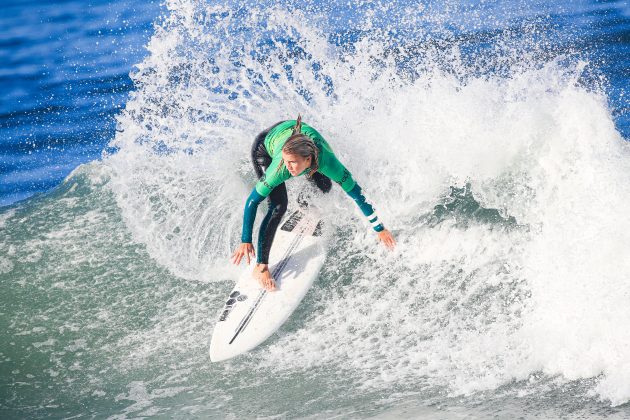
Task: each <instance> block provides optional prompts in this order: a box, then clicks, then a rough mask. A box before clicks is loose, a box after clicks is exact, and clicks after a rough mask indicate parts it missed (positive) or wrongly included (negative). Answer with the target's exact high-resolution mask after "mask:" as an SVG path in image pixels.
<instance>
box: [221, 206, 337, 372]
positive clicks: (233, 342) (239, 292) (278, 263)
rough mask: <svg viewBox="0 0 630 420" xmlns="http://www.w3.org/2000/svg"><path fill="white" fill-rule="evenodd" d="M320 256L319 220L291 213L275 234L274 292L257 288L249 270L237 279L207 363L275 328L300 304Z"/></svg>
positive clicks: (251, 343) (257, 340) (249, 344)
mask: <svg viewBox="0 0 630 420" xmlns="http://www.w3.org/2000/svg"><path fill="white" fill-rule="evenodd" d="M325 258H326V240H325V238H324V236H323V235H322V222H321V220H320V218H319V217H318V216H317V215H316V213H315V212H313V211H306V212H305V211H303V210H297V211H295V212H293V213H292V214H291V216H289V217H288V219H287V220H286V221H285V222H284V223H283V224H282V226H281V227H280V229H278V231H277V232H276V236H275V239H274V241H273V246H272V247H271V253H270V255H269V269H270V271H271V275H272V277H273V278H274V279H275V281H276V291H273V292H268V291H266V290H265V289H263V288H261V287H260V285H259V284H258V282H257V281H256V280H255V279H254V278H253V277H252V270H253V264H252V266H250V267H248V268H247V270H245V272H244V273H243V275H242V276H241V277H240V278H239V280H238V281H237V283H236V285H235V287H234V289H233V290H232V292H231V293H230V295H229V296H228V297H227V299H226V301H225V303H224V305H223V308H222V309H221V311H220V313H219V319H218V321H217V323H216V326H215V327H214V332H213V334H212V339H211V342H210V360H212V361H213V362H220V361H222V360H226V359H230V358H232V357H234V356H237V355H239V354H242V353H245V352H248V351H249V350H251V349H253V348H254V347H256V346H258V345H259V344H261V343H262V342H263V341H265V340H266V339H267V338H269V336H271V335H272V334H273V333H274V332H276V331H277V330H278V328H280V327H281V326H282V324H284V322H285V321H286V320H287V319H288V318H289V316H290V315H291V314H292V313H293V311H294V310H295V308H297V306H298V305H299V304H300V302H301V301H302V299H303V298H304V295H306V292H307V291H308V289H309V288H310V287H311V285H312V284H313V281H314V280H315V279H316V278H317V276H318V273H319V270H320V268H321V267H322V265H323V264H324V259H325Z"/></svg>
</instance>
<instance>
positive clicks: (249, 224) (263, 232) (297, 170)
mask: <svg viewBox="0 0 630 420" xmlns="http://www.w3.org/2000/svg"><path fill="white" fill-rule="evenodd" d="M252 161H253V164H254V170H255V171H256V175H257V176H258V178H259V180H258V182H257V183H256V186H255V187H254V189H253V190H252V192H251V194H250V195H249V197H248V198H247V201H246V203H245V211H244V214H243V231H242V235H241V244H240V245H239V246H238V248H237V249H236V251H234V254H233V255H232V262H233V263H234V264H237V265H238V264H240V262H241V260H242V259H243V257H245V258H246V259H247V263H248V264H249V262H250V257H254V256H256V257H257V258H256V267H255V268H254V277H255V278H256V279H257V280H258V282H259V283H260V285H261V286H262V287H264V288H265V289H267V290H274V289H275V287H276V285H275V281H274V279H273V278H272V277H271V273H270V272H269V251H270V250H271V244H272V243H273V238H274V236H275V234H276V230H277V229H278V225H279V224H280V220H281V219H282V216H283V215H284V214H285V212H286V210H287V203H288V197H287V188H286V186H285V185H284V182H285V181H286V180H287V179H289V178H291V177H294V176H300V175H306V176H307V177H308V179H309V181H311V182H312V183H313V184H315V186H316V187H317V188H318V189H319V190H320V191H322V192H323V193H327V192H329V191H330V189H331V187H332V182H331V180H333V181H335V182H337V183H338V184H339V185H340V186H341V188H343V190H344V191H345V192H346V193H348V195H349V196H350V197H351V198H352V199H353V200H354V201H355V202H356V203H357V205H358V206H359V208H360V209H361V212H362V213H363V215H365V217H366V218H367V220H368V221H369V222H370V223H371V224H372V228H373V229H374V231H375V232H376V233H377V235H378V239H379V240H380V241H381V242H383V244H384V245H385V246H386V247H387V248H389V249H393V248H394V246H395V244H396V241H395V240H394V237H393V236H392V234H391V233H390V232H389V231H388V230H387V229H385V226H383V223H382V222H381V221H380V220H379V218H378V216H377V215H376V212H375V211H374V208H373V207H372V205H371V204H370V203H369V202H368V201H367V200H366V199H365V196H364V195H363V194H362V192H361V187H360V186H359V184H357V183H356V181H355V180H354V179H352V175H351V174H350V172H349V171H348V170H347V169H346V168H345V167H344V166H343V165H342V164H341V162H339V160H337V158H336V157H335V155H334V153H333V151H332V149H331V147H330V146H329V145H328V143H327V142H326V140H325V139H324V138H323V137H322V135H321V134H319V133H318V132H317V131H316V130H315V129H314V128H313V127H311V126H309V125H308V124H306V123H302V117H301V116H298V118H297V120H289V121H282V122H279V123H277V124H276V125H274V126H272V127H271V128H269V129H268V130H265V131H263V132H262V133H260V134H259V135H258V136H257V137H256V139H255V140H254V144H253V146H252ZM266 197H268V198H269V210H268V211H267V215H266V216H265V218H264V219H263V221H262V223H261V225H260V232H259V235H258V251H257V252H254V246H253V244H252V231H253V227H254V219H255V217H256V210H257V208H258V205H259V204H260V203H261V202H262V201H263V200H264V199H265V198H266Z"/></svg>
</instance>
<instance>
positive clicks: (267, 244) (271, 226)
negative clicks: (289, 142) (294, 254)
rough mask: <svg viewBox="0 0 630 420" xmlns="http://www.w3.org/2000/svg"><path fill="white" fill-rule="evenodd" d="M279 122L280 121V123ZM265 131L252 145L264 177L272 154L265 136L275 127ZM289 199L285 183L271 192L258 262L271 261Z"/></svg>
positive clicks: (253, 156)
mask: <svg viewBox="0 0 630 420" xmlns="http://www.w3.org/2000/svg"><path fill="white" fill-rule="evenodd" d="M278 124H279V123H278ZM276 125H277V124H275V125H273V126H272V127H270V128H269V129H267V130H265V131H263V132H262V133H260V134H259V135H258V136H256V139H255V140H254V144H253V145H252V163H253V164H254V171H255V172H256V175H257V176H258V178H260V177H262V176H263V174H264V173H265V170H266V169H267V168H268V167H269V165H270V164H271V156H269V154H268V153H267V149H265V137H267V134H268V133H269V130H271V129H272V128H273V127H275V126H276ZM288 202H289V199H288V196H287V187H286V186H285V185H284V183H282V184H280V185H278V186H277V187H276V188H274V189H273V191H271V194H269V209H268V210H267V214H266V215H265V218H264V219H263V221H262V223H261V225H260V233H259V234H258V250H257V252H256V255H257V262H259V263H262V264H268V263H269V252H270V251H271V244H272V243H273V238H274V237H275V236H276V231H277V230H278V226H279V225H280V220H282V216H284V214H285V213H286V211H287V205H288Z"/></svg>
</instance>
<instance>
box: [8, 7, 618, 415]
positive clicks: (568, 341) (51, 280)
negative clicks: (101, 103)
mask: <svg viewBox="0 0 630 420" xmlns="http://www.w3.org/2000/svg"><path fill="white" fill-rule="evenodd" d="M166 8H167V11H166V13H165V15H164V16H163V17H162V18H161V20H160V21H159V22H158V23H157V24H156V26H155V33H154V34H153V36H152V38H151V40H150V42H149V44H148V45H147V49H148V56H147V57H146V59H145V60H144V61H142V62H141V63H139V64H138V65H137V69H136V70H135V71H134V72H133V73H132V79H133V81H134V84H135V87H136V89H135V91H134V92H133V93H132V94H131V96H130V98H129V100H128V101H127V103H126V106H125V109H124V111H123V112H122V113H121V114H120V115H119V116H118V123H117V133H116V135H115V137H114V138H113V139H112V140H111V142H110V143H109V145H108V147H107V148H106V151H105V152H104V155H103V158H102V159H101V160H99V161H94V162H91V163H89V164H85V165H82V166H80V167H78V168H77V169H76V170H75V171H74V172H73V173H72V174H71V175H70V176H69V177H68V178H67V179H66V180H65V181H64V182H63V184H62V185H61V186H59V187H58V188H57V189H55V190H54V191H53V192H51V193H49V194H47V195H43V196H39V197H37V198H35V199H32V200H29V201H26V202H23V203H22V204H18V205H15V206H12V207H11V208H10V209H6V210H5V209H2V210H0V211H1V213H0V280H1V281H2V284H3V288H4V289H5V290H6V293H7V296H6V297H5V298H2V299H3V303H2V308H3V309H2V312H3V314H2V320H3V323H5V331H6V334H7V335H8V340H7V344H4V345H3V346H2V347H1V348H0V349H1V353H0V358H1V360H2V364H0V366H2V369H3V375H6V376H7V377H10V378H12V379H11V381H12V386H11V387H5V388H4V390H3V391H2V392H3V394H4V396H3V400H4V402H3V403H2V409H3V410H8V411H7V413H9V414H10V415H12V416H22V415H36V416H43V415H53V416H72V415H80V416H87V415H95V416H98V417H101V416H112V417H114V418H126V417H139V416H151V415H161V416H169V417H179V418H186V417H189V416H191V415H194V416H201V417H221V416H223V415H225V414H229V415H231V416H233V417H242V416H245V417H253V416H258V415H260V416H275V415H280V416H289V417H307V416H315V417H326V416H327V415H333V414H340V415H346V416H351V417H367V416H370V415H379V414H381V415H387V413H388V412H389V411H388V410H394V411H392V412H389V413H390V415H394V416H395V415H398V416H403V414H401V413H400V412H397V411H395V410H397V409H401V407H405V409H406V410H411V411H406V413H410V412H411V413H414V412H415V413H423V414H424V415H430V413H433V411H431V412H429V411H422V410H428V409H429V408H430V409H431V410H436V411H435V412H436V413H440V412H442V413H444V412H447V413H448V412H449V410H455V408H456V407H460V408H461V407H464V409H463V410H464V412H468V413H476V414H477V415H478V416H483V415H491V414H499V415H503V416H509V415H510V414H509V413H520V415H525V416H527V415H528V413H529V415H531V416H534V415H541V414H540V413H543V416H544V415H547V416H558V415H560V414H559V413H563V411H562V410H569V411H570V412H572V413H574V414H575V415H583V414H584V413H587V414H591V415H595V413H596V414H597V415H600V416H614V415H619V416H623V415H630V411H628V405H627V402H628V401H629V400H630V365H629V363H630V362H628V360H630V330H628V328H627V327H626V326H627V325H629V324H630V307H629V306H628V305H627V299H628V296H630V282H629V281H628V279H630V259H628V258H626V255H625V254H626V251H625V250H626V249H627V244H628V243H630V221H629V220H628V218H627V215H628V214H630V199H629V198H628V197H630V148H629V146H628V144H627V142H626V141H625V140H624V138H623V137H622V135H621V134H620V133H619V132H618V131H617V129H616V128H615V124H614V121H613V119H612V113H611V110H610V109H609V105H608V99H607V97H606V93H605V86H606V84H605V80H603V79H602V78H601V77H599V75H598V73H597V70H596V69H594V68H593V65H592V64H591V63H590V61H589V58H588V56H586V55H585V54H580V53H579V52H577V51H572V50H571V49H567V48H554V47H553V42H552V41H553V39H554V33H553V29H551V30H550V33H546V32H545V31H544V30H543V29H544V28H545V25H544V24H545V22H537V21H536V20H534V21H525V22H524V23H522V24H521V25H520V26H519V27H512V28H510V29H509V30H501V29H499V30H488V32H486V35H485V38H483V40H482V39H481V38H479V39H470V38H469V37H466V36H463V35H462V33H465V31H464V28H459V29H458V30H455V29H450V30H449V31H446V30H437V29H435V28H437V27H446V26H448V25H446V24H447V23H449V21H448V19H447V16H448V13H451V12H452V10H451V9H448V8H447V9H445V10H442V11H440V10H437V9H432V8H430V7H428V6H422V5H418V4H405V5H402V4H398V3H397V4H393V5H391V6H377V5H371V6H370V5H367V4H366V5H363V6H361V8H360V9H359V10H360V12H357V13H358V15H354V16H347V15H346V14H344V13H346V12H347V11H345V6H344V7H341V9H342V10H341V11H340V12H339V16H340V17H339V21H335V20H332V19H327V15H328V13H329V10H328V7H327V6H317V5H310V6H309V7H306V8H304V9H300V8H297V7H293V6H290V5H289V6H287V5H280V6H273V5H269V6H265V5H258V6H256V5H251V4H248V3H247V2H243V3H242V4H240V3H238V4H232V5H227V6H221V5H212V4H207V3H204V2H201V1H192V0H189V1H188V0H180V1H167V2H166ZM397 10H398V11H399V10H412V11H413V13H408V14H405V17H404V18H400V19H391V20H390V18H391V17H392V16H394V15H395V14H396V13H397ZM460 18H461V17H460ZM470 19H475V17H470ZM476 19H479V21H482V20H483V17H482V16H477V17H476ZM348 22H352V27H353V28H357V29H355V30H341V28H343V27H344V25H346V24H348ZM384 22H389V23H388V24H386V25H385V24H384ZM393 22H395V23H393ZM450 24H453V22H450ZM492 29H494V28H492ZM483 43H489V44H491V45H492V47H489V48H483V47H478V48H473V47H475V46H479V45H480V44H483ZM298 113H301V114H302V116H303V118H304V121H306V122H308V123H309V124H310V125H312V126H314V127H317V129H318V131H320V132H321V133H322V135H323V136H324V137H326V139H327V140H328V141H329V143H330V144H331V146H332V147H333V149H334V150H335V153H336V154H337V155H338V156H339V158H340V160H342V161H343V162H344V164H345V165H346V166H347V167H348V169H349V170H350V171H351V172H352V174H353V176H354V178H355V179H356V180H357V181H358V182H359V183H361V185H362V186H363V187H364V189H365V190H366V191H367V193H368V194H369V196H370V198H371V200H372V201H373V203H374V205H375V206H376V207H377V209H378V211H379V214H380V218H381V220H382V221H383V222H384V223H385V225H386V226H387V227H388V229H390V230H391V231H392V232H393V233H394V234H395V235H396V238H397V241H398V246H397V248H396V250H395V251H393V252H388V251H386V250H385V249H382V247H381V246H379V244H378V243H377V242H376V239H375V236H374V234H373V233H372V232H371V228H370V227H369V226H368V225H367V224H366V223H365V222H364V220H363V217H362V215H361V214H359V212H358V211H357V210H356V209H355V208H354V206H355V205H354V203H353V202H352V200H350V199H348V198H347V197H346V195H345V193H344V192H343V191H342V190H341V189H340V188H339V187H338V186H334V187H333V191H332V192H331V193H330V194H327V195H325V196H324V195H317V194H315V193H313V200H314V201H315V203H316V204H317V205H318V206H319V207H320V208H322V209H324V212H325V219H324V220H325V222H326V224H327V229H328V231H329V233H330V235H331V241H330V243H331V247H330V249H329V250H328V255H327V259H326V263H325V266H324V268H323V269H322V271H321V273H320V277H319V278H318V280H317V281H316V282H315V285H314V286H313V288H312V289H311V290H310V292H309V294H308V295H307V296H306V298H305V300H304V301H303V302H302V305H301V306H300V307H299V308H298V310H297V311H296V312H295V313H294V314H293V316H292V317H291V319H290V320H289V321H288V323H287V324H286V325H285V326H284V327H283V328H282V329H281V330H280V331H279V332H278V333H277V334H276V335H275V336H273V337H272V338H271V339H269V340H268V341H267V342H266V343H264V344H263V345H262V346H260V347H258V348H257V349H255V350H254V351H252V352H251V353H249V354H247V355H245V356H241V357H239V358H236V359H233V360H231V361H227V362H224V363H220V364H211V363H210V360H209V357H208V352H207V350H208V344H209V338H210V335H211V333H212V328H213V326H214V321H215V319H216V314H217V313H218V311H219V309H220V308H221V307H222V305H223V303H224V302H223V298H224V296H225V295H226V293H227V292H228V291H229V290H231V288H232V286H233V282H234V281H235V280H236V279H237V278H238V276H239V275H240V273H241V272H242V270H244V269H245V268H243V267H233V266H230V265H229V260H228V258H229V255H230V253H231V251H232V249H233V248H234V247H235V245H236V244H237V243H238V242H239V240H240V233H241V223H242V208H243V204H244V202H245V198H246V197H247V195H248V194H249V191H250V190H251V188H252V187H253V185H254V183H255V175H254V172H253V170H252V167H251V163H250V161H249V148H250V146H251V142H252V141H253V138H254V137H255V135H256V134H257V133H258V132H259V131H261V130H262V129H264V128H266V127H269V126H270V125H272V124H273V123H275V122H277V121H279V120H282V119H291V118H295V117H296V116H297V114H298ZM287 188H288V190H289V199H290V203H289V207H290V208H289V211H291V209H292V208H296V207H297V203H296V202H295V198H296V197H297V194H298V193H299V191H301V190H302V189H304V188H309V186H308V185H307V183H306V182H305V181H304V180H301V179H297V180H293V181H291V182H289V183H288V184H287ZM262 207H265V206H262ZM264 210H266V209H265V208H263V209H261V211H264ZM261 218H262V216H261V215H260V214H259V215H258V221H260V220H261ZM257 223H258V222H257ZM542 401H544V402H542ZM448 407H451V408H448ZM466 407H467V408H466ZM414 410H416V411H414ZM440 410H442V411H440ZM565 412H566V411H565ZM435 415H436V416H438V414H435Z"/></svg>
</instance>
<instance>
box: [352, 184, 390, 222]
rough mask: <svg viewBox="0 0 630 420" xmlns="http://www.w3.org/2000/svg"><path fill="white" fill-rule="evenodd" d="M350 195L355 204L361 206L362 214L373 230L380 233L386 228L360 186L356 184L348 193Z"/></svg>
mask: <svg viewBox="0 0 630 420" xmlns="http://www.w3.org/2000/svg"><path fill="white" fill-rule="evenodd" d="M348 195H349V196H350V197H352V199H353V200H354V202H355V203H357V206H359V208H360V209H361V212H362V213H363V215H364V216H365V217H366V218H367V219H368V222H370V223H371V224H372V228H373V229H374V230H375V231H376V232H380V231H382V230H383V229H385V226H383V224H382V223H381V222H380V220H378V215H377V214H376V211H375V210H374V207H372V205H371V204H370V203H368V202H367V200H366V199H365V196H364V195H363V193H362V192H361V187H360V186H359V184H357V183H355V185H354V187H353V188H352V189H351V190H350V191H348Z"/></svg>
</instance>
